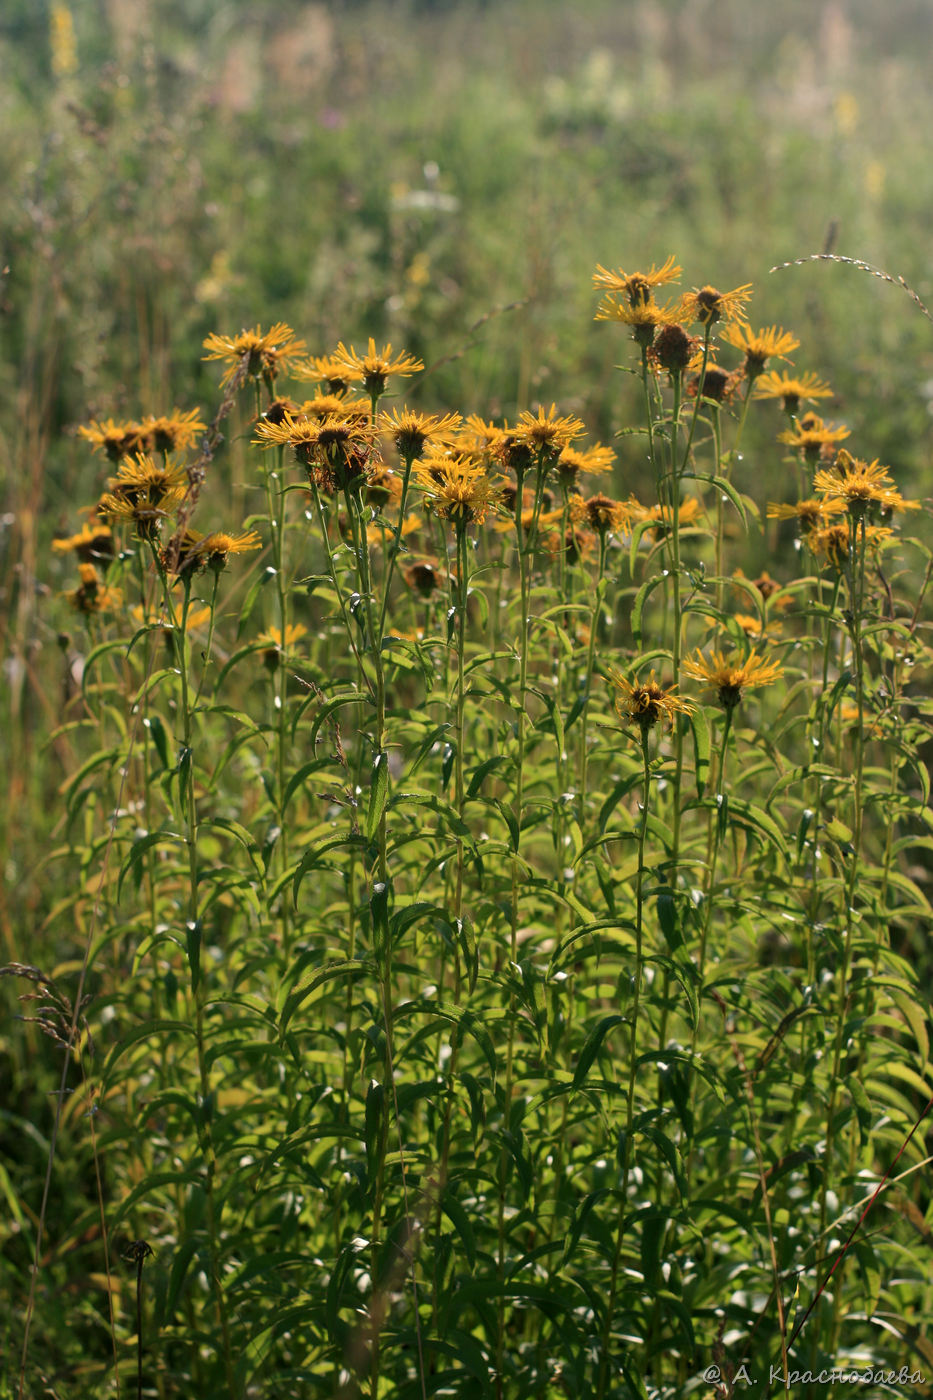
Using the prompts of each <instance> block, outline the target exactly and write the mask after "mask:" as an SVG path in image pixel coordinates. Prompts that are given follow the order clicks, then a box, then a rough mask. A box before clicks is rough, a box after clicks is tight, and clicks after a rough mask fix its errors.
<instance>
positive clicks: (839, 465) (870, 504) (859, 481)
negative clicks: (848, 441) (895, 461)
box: [813, 451, 904, 520]
mask: <svg viewBox="0 0 933 1400" xmlns="http://www.w3.org/2000/svg"><path fill="white" fill-rule="evenodd" d="M840 469H841V470H840ZM813 485H814V487H815V489H816V490H817V491H822V493H823V498H824V500H826V501H837V502H839V504H840V505H842V506H843V507H844V508H845V509H846V510H847V511H848V512H849V514H850V515H851V516H853V517H854V518H855V519H856V520H860V519H861V518H862V517H863V516H865V515H867V514H868V513H869V511H871V510H877V511H894V510H897V509H899V508H900V507H902V506H903V505H904V498H903V496H902V495H901V494H900V492H899V491H896V490H895V489H894V483H893V481H892V479H891V477H890V476H889V475H888V472H887V468H886V467H882V466H881V464H880V463H879V462H878V461H877V460H876V461H874V462H862V461H860V460H859V459H858V458H857V457H851V456H850V455H849V453H848V452H845V451H843V452H840V453H839V454H838V456H837V458H836V465H835V466H834V468H833V469H832V470H831V471H826V470H824V471H818V472H817V473H816V475H815V476H814V478H813Z"/></svg>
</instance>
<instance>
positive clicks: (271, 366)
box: [203, 321, 305, 384]
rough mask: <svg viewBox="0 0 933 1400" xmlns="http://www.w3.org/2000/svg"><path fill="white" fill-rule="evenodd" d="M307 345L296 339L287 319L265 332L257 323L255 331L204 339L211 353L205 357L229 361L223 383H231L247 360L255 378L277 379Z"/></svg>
mask: <svg viewBox="0 0 933 1400" xmlns="http://www.w3.org/2000/svg"><path fill="white" fill-rule="evenodd" d="M304 348H305V343H304V341H303V340H297V339H296V338H295V332H294V331H293V330H292V328H291V326H288V325H286V324H285V322H284V321H276V323H275V325H274V326H270V327H269V329H268V330H267V331H265V332H263V331H262V330H261V328H260V327H259V326H254V327H253V329H252V330H251V331H247V330H242V331H240V333H239V335H216V334H215V335H209V336H208V337H207V339H206V340H205V342H204V349H205V350H206V351H207V352H208V353H207V354H206V355H205V356H203V358H204V359H205V360H229V362H230V363H229V365H228V367H227V369H226V371H225V372H224V376H223V378H222V379H221V381H220V382H221V384H228V383H229V382H230V380H231V379H233V377H234V376H235V375H236V373H237V371H238V370H239V368H240V366H241V365H242V364H244V363H245V365H246V373H247V375H248V376H249V377H250V378H251V379H259V378H260V377H262V378H266V379H274V378H275V377H276V375H277V374H278V372H279V370H280V369H281V368H282V367H283V366H284V365H286V364H287V362H288V361H289V360H291V359H294V358H295V356H296V355H299V354H300V353H301V351H302V350H304Z"/></svg>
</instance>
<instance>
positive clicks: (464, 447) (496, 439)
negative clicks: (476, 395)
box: [456, 413, 506, 457]
mask: <svg viewBox="0 0 933 1400" xmlns="http://www.w3.org/2000/svg"><path fill="white" fill-rule="evenodd" d="M505 431H506V430H505V429H504V428H499V427H497V426H496V424H495V423H487V421H486V419H485V418H481V417H480V415H479V414H478V413H471V414H470V415H469V417H468V418H465V419H464V420H463V426H462V428H461V429H460V432H459V433H458V435H457V442H456V446H457V448H458V449H459V450H461V451H463V452H479V453H486V454H488V455H489V456H491V457H497V456H499V448H500V444H501V442H502V438H503V435H504V433H505Z"/></svg>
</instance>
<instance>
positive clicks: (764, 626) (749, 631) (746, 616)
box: [734, 613, 781, 642]
mask: <svg viewBox="0 0 933 1400" xmlns="http://www.w3.org/2000/svg"><path fill="white" fill-rule="evenodd" d="M734 617H735V621H736V622H737V623H738V624H739V626H740V627H741V629H742V631H743V632H744V633H745V635H746V637H747V638H748V640H749V641H750V642H766V641H769V640H770V639H771V638H772V637H776V636H778V635H779V634H780V631H781V624H780V623H779V622H768V623H762V620H761V618H760V617H756V616H754V615H753V614H752V613H735V614H734Z"/></svg>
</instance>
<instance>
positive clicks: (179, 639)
mask: <svg viewBox="0 0 933 1400" xmlns="http://www.w3.org/2000/svg"><path fill="white" fill-rule="evenodd" d="M149 545H150V549H151V550H152V556H153V560H154V562H155V567H156V570H157V572H158V575H159V580H160V582H161V585H162V594H163V598H164V600H165V608H166V611H167V613H168V616H169V620H170V622H171V625H172V638H173V640H174V643H175V656H176V660H177V662H178V674H179V680H180V683H181V713H182V725H183V732H182V747H181V752H180V754H179V760H178V770H177V776H178V798H179V806H180V808H181V813H182V820H183V823H184V825H185V843H186V845H187V847H188V919H187V924H186V934H187V941H188V961H189V965H190V969H191V990H192V992H193V994H194V1004H195V1028H194V1030H195V1047H196V1051H197V1060H198V1087H199V1090H200V1105H199V1107H200V1114H199V1116H200V1125H199V1126H200V1134H199V1136H200V1138H201V1148H202V1151H203V1153H204V1167H205V1177H204V1195H205V1201H206V1204H207V1229H208V1245H209V1251H210V1268H211V1289H212V1292H213V1294H214V1305H215V1308H216V1312H217V1321H218V1324H219V1326H220V1332H221V1339H222V1353H223V1357H222V1359H223V1366H224V1376H225V1380H226V1386H227V1394H228V1395H229V1396H230V1397H231V1400H234V1398H235V1397H236V1396H237V1394H238V1393H239V1391H238V1387H237V1385H236V1381H235V1377H234V1369H233V1350H232V1342H231V1335H230V1321H229V1317H228V1314H227V1302H226V1298H225V1296H224V1291H223V1285H222V1280H221V1271H220V1239H219V1237H220V1231H219V1225H220V1221H219V1211H218V1208H217V1198H216V1184H215V1178H216V1175H217V1154H216V1150H215V1147H214V1137H213V1131H212V1128H211V1120H212V1117H213V1091H212V1089H211V1083H210V1074H209V1071H208V1065H207V1038H206V1034H205V1017H204V1010H205V1004H206V1000H207V996H206V986H205V979H204V977H203V976H202V973H201V965H200V964H201V921H200V917H199V909H200V902H199V873H198V815H197V803H196V798H195V788H194V750H193V735H192V723H191V721H192V705H191V694H190V679H189V669H188V663H189V646H188V610H189V607H190V604H191V579H190V576H189V575H187V574H183V575H182V586H183V588H184V597H183V601H182V610H181V617H180V619H179V617H178V615H177V613H176V611H175V606H174V600H173V598H172V589H171V585H170V582H169V578H168V573H167V571H166V568H165V565H164V564H163V562H162V559H161V556H160V554H159V550H158V548H157V546H156V543H155V541H154V540H150V541H149Z"/></svg>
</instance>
